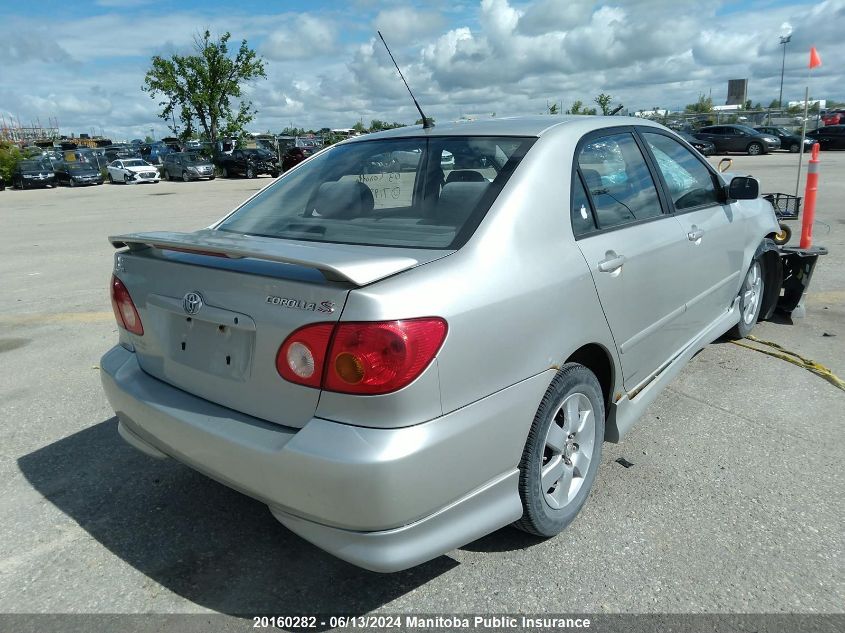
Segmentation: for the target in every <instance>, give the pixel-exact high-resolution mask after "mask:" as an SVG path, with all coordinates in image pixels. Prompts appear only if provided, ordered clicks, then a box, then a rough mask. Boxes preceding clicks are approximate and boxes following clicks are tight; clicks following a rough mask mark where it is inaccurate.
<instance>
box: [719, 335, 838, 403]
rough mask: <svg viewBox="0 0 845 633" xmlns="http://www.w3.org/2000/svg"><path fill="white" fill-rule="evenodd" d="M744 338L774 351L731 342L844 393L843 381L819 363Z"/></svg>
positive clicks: (760, 340) (750, 338)
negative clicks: (791, 367)
mask: <svg viewBox="0 0 845 633" xmlns="http://www.w3.org/2000/svg"><path fill="white" fill-rule="evenodd" d="M746 338H747V339H748V340H749V341H754V342H755V343H759V344H760V345H768V346H769V347H773V348H774V350H767V349H760V348H759V347H755V346H754V345H749V344H748V343H745V342H743V341H731V342H732V343H734V344H736V345H739V346H740V347H746V348H748V349H753V350H754V351H755V352H760V353H761V354H766V355H767V356H773V357H775V358H779V359H781V360H785V361H786V362H788V363H792V364H793V365H798V366H799V367H803V368H804V369H806V370H807V371H810V372H812V373H814V374H816V375H817V376H821V377H822V378H824V379H825V380H826V381H828V382H829V383H830V384H831V385H833V386H834V387H839V388H840V389H842V391H845V380H842V379H841V378H840V377H839V376H837V375H836V374H834V373H833V372H832V371H830V370H829V369H828V368H827V367H825V366H824V365H822V364H821V363H817V362H816V361H814V360H810V359H809V358H804V357H803V356H801V355H800V354H796V353H795V352H790V351H789V350H788V349H785V348H784V347H781V346H780V345H778V344H777V343H775V342H773V341H764V340H763V339H759V338H757V337H756V336H747V337H746ZM775 350H776V351H775Z"/></svg>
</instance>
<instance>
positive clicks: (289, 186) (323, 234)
mask: <svg viewBox="0 0 845 633" xmlns="http://www.w3.org/2000/svg"><path fill="white" fill-rule="evenodd" d="M535 140H536V139H533V138H521V137H468V136H456V137H430V138H402V139H385V140H374V141H359V142H354V143H347V144H342V145H337V146H335V147H332V148H330V149H329V150H327V151H326V152H323V153H321V154H319V155H316V156H314V157H313V158H310V159H309V160H308V161H306V162H304V163H302V164H301V165H300V166H299V167H297V168H296V169H294V170H292V171H290V172H288V173H287V174H286V175H285V176H283V177H282V178H281V179H280V180H279V181H278V182H277V183H275V184H274V185H271V186H270V187H268V188H267V189H265V190H264V191H262V192H261V193H260V194H258V195H257V196H256V197H255V198H253V199H252V200H250V201H249V202H247V203H246V204H244V205H243V206H242V207H241V208H240V209H238V210H237V211H235V212H234V213H233V214H232V215H231V216H229V217H228V218H226V219H225V220H224V221H223V222H222V223H221V224H220V225H218V227H217V228H218V229H219V230H223V231H232V232H237V233H243V234H249V235H261V236H267V237H278V238H286V239H292V240H308V241H315V242H334V243H344V244H366V245H372V246H403V247H409V248H436V249H443V248H450V249H452V248H459V247H460V246H461V245H463V243H464V242H466V240H467V239H469V237H470V235H472V233H473V231H474V230H475V228H476V227H477V226H478V224H479V223H480V222H481V219H482V218H483V217H484V214H485V213H486V212H487V210H488V209H489V208H490V205H491V204H492V203H493V201H494V200H495V199H496V196H497V195H498V194H499V192H500V191H501V190H502V187H503V186H504V185H505V183H506V182H507V180H508V178H509V177H510V175H511V174H512V173H513V171H514V169H516V167H517V165H518V164H519V162H520V160H521V159H522V157H523V156H524V155H525V153H526V152H527V151H528V149H529V148H530V147H531V145H532V144H533V142H534V141H535Z"/></svg>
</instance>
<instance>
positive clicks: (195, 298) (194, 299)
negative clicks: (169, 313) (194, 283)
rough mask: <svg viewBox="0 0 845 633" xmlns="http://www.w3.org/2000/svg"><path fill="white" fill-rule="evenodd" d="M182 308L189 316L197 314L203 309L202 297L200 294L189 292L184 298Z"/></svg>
mask: <svg viewBox="0 0 845 633" xmlns="http://www.w3.org/2000/svg"><path fill="white" fill-rule="evenodd" d="M182 307H183V308H185V312H186V313H187V314H196V313H197V312H199V311H200V308H201V307H202V295H201V294H200V293H198V292H189V293H188V294H186V295H185V296H184V297H183V298H182Z"/></svg>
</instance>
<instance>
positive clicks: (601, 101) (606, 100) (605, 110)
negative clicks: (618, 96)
mask: <svg viewBox="0 0 845 633" xmlns="http://www.w3.org/2000/svg"><path fill="white" fill-rule="evenodd" d="M593 101H595V102H596V104H597V105H598V106H599V107H600V108H601V113H602V114H603V115H604V116H607V115H608V114H610V111H611V110H612V109H613V108H611V107H610V102H611V101H613V97H611V96H610V95H606V94H604V93H601V94H600V95H599V96H597V97H596V98H595V99H593Z"/></svg>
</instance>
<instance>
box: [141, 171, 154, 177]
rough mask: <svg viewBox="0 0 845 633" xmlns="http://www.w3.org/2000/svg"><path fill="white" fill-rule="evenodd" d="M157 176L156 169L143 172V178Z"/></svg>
mask: <svg viewBox="0 0 845 633" xmlns="http://www.w3.org/2000/svg"><path fill="white" fill-rule="evenodd" d="M155 176H156V175H155V172H154V171H145V172H143V173H141V177H142V178H155Z"/></svg>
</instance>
